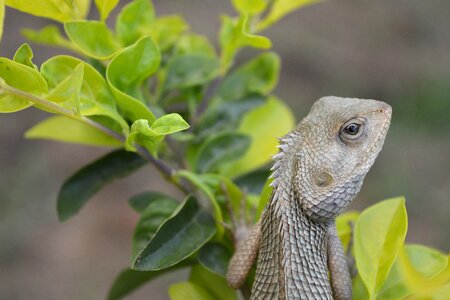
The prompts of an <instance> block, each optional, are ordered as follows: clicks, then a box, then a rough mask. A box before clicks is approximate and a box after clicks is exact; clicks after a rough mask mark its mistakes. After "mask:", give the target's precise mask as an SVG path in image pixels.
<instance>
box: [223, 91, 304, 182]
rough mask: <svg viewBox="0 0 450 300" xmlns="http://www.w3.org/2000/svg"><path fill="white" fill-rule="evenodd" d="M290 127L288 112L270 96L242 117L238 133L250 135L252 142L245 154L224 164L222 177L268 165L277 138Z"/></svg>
mask: <svg viewBox="0 0 450 300" xmlns="http://www.w3.org/2000/svg"><path fill="white" fill-rule="evenodd" d="M294 126H295V119H294V115H293V114H292V111H291V110H290V109H289V108H288V107H287V106H286V104H284V103H283V102H282V101H281V100H279V99H277V98H275V97H270V98H269V99H268V100H267V102H266V103H265V104H263V105H261V106H258V107H257V108H255V109H253V110H252V111H250V112H249V113H247V114H246V115H245V116H244V118H243V120H242V122H241V124H240V126H239V129H238V132H240V133H244V134H247V135H248V136H250V137H251V139H252V143H251V144H250V148H249V149H248V150H247V152H246V153H245V155H244V156H243V157H241V158H240V159H239V160H237V161H234V162H233V163H231V164H230V165H228V166H227V169H226V170H224V171H223V174H227V175H228V176H231V177H237V176H239V175H242V174H245V173H247V172H250V171H252V170H255V169H257V168H259V167H261V166H263V165H265V164H266V163H268V162H269V161H270V160H271V157H272V156H273V155H274V154H276V153H277V150H278V149H277V145H278V140H277V138H279V137H281V136H283V135H285V134H286V133H288V132H289V131H290V130H292V129H293V128H294Z"/></svg>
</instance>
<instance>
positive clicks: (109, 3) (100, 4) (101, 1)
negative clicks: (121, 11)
mask: <svg viewBox="0 0 450 300" xmlns="http://www.w3.org/2000/svg"><path fill="white" fill-rule="evenodd" d="M118 3H119V0H95V5H97V8H98V11H99V12H100V19H101V20H102V21H105V20H106V19H107V18H108V16H109V13H110V12H111V11H112V10H113V9H114V8H115V7H116V6H117V4H118Z"/></svg>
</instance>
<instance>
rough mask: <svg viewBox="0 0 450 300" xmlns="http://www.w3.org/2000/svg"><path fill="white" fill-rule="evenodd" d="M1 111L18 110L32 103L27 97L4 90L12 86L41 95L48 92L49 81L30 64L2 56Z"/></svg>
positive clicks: (0, 67) (0, 72)
mask: <svg viewBox="0 0 450 300" xmlns="http://www.w3.org/2000/svg"><path fill="white" fill-rule="evenodd" d="M0 79H2V80H0V81H3V82H0V113H10V112H16V111H19V110H22V109H25V108H27V107H30V106H31V105H32V103H31V102H29V101H28V100H27V99H25V98H23V97H20V96H17V95H12V94H10V93H8V92H7V91H4V90H2V86H5V85H7V86H11V87H13V88H16V89H18V90H21V91H24V92H28V93H30V94H33V95H36V96H41V95H43V94H45V93H47V90H48V87H47V82H46V81H45V79H44V78H43V77H42V76H41V74H40V73H39V72H38V71H36V70H35V69H33V68H30V67H29V66H26V65H23V64H21V63H18V62H15V61H12V60H10V59H7V58H4V57H0Z"/></svg>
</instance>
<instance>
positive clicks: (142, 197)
mask: <svg viewBox="0 0 450 300" xmlns="http://www.w3.org/2000/svg"><path fill="white" fill-rule="evenodd" d="M158 199H169V200H168V201H172V200H175V201H177V200H176V199H175V198H172V197H170V196H167V195H164V194H161V193H158V192H143V193H140V194H137V195H135V196H133V197H131V198H130V200H129V203H130V206H131V207H132V208H133V209H134V210H135V211H136V212H137V213H139V214H142V213H143V212H144V210H145V209H146V208H147V206H148V205H149V204H150V203H152V202H154V201H159V200H158Z"/></svg>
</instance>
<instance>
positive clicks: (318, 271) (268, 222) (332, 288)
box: [227, 97, 392, 300]
mask: <svg viewBox="0 0 450 300" xmlns="http://www.w3.org/2000/svg"><path fill="white" fill-rule="evenodd" d="M391 111H392V110H391V107H390V106H389V105H388V104H386V103H384V102H381V101H375V100H362V99H354V98H338V97H324V98H321V99H319V100H318V101H317V102H316V103H315V104H314V105H313V107H312V109H311V111H310V113H309V114H308V115H307V116H306V117H305V118H304V119H303V120H302V121H301V122H300V123H299V124H298V125H297V127H296V129H294V130H293V131H292V132H291V133H289V134H287V135H286V136H285V137H283V138H282V139H281V142H280V146H279V147H280V152H279V153H278V154H277V155H275V156H274V161H275V162H274V166H273V168H272V170H273V172H272V178H273V182H272V186H273V192H272V195H271V198H270V201H269V203H268V205H267V207H266V210H265V211H264V213H263V215H262V217H261V220H260V221H259V222H258V223H257V224H256V225H255V226H254V227H253V228H252V229H251V231H250V234H249V237H248V238H247V239H246V240H241V241H238V243H237V250H236V252H235V254H234V256H233V258H232V259H231V261H230V265H229V270H228V274H227V280H228V283H229V285H230V286H232V287H235V288H239V287H240V286H242V284H243V283H244V281H245V278H246V276H247V274H248V273H249V271H250V270H251V267H252V264H253V262H254V261H255V260H256V258H257V261H258V262H257V268H256V276H255V280H254V283H253V287H252V292H251V299H258V300H259V299H289V300H291V299H338V300H341V299H351V293H352V290H351V278H350V274H349V270H348V267H347V264H346V260H345V255H344V251H343V248H342V244H341V242H340V240H339V238H338V237H337V232H336V227H335V223H334V219H335V217H336V216H337V215H338V214H339V213H341V212H342V211H343V210H344V209H345V208H346V207H347V206H348V205H349V204H350V202H351V201H352V200H353V198H354V197H355V196H356V194H357V193H358V192H359V190H360V188H361V185H362V183H363V179H364V177H365V175H366V173H367V172H368V171H369V169H370V167H371V166H372V164H373V162H374V161H375V158H376V157H377V156H378V153H379V152H380V150H381V148H382V145H383V143H384V139H385V137H386V134H387V131H388V128H389V124H390V119H391Z"/></svg>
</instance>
